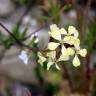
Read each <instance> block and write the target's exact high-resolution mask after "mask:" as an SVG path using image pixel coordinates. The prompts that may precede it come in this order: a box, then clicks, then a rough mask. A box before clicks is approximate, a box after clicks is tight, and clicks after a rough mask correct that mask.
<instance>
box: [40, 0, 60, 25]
mask: <svg viewBox="0 0 96 96" xmlns="http://www.w3.org/2000/svg"><path fill="white" fill-rule="evenodd" d="M48 3H49V5H50V9H49V10H48V12H45V13H47V15H46V14H45V16H42V17H41V21H42V20H43V21H47V20H48V19H49V18H50V17H54V19H53V20H52V21H53V22H54V23H56V24H58V23H59V22H60V15H61V14H58V13H59V12H60V5H59V4H57V3H54V2H53V1H52V0H48Z"/></svg>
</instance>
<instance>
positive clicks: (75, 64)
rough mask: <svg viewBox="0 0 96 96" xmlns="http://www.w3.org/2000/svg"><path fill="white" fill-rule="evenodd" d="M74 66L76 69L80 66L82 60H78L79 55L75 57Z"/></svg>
mask: <svg viewBox="0 0 96 96" xmlns="http://www.w3.org/2000/svg"><path fill="white" fill-rule="evenodd" d="M73 66H74V67H78V66H80V60H79V58H78V56H77V55H75V57H74V59H73Z"/></svg>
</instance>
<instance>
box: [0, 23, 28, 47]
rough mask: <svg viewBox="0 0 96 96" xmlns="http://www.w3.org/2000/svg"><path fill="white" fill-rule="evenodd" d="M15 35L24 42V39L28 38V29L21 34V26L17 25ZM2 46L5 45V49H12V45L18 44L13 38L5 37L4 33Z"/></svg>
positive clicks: (1, 35) (14, 30)
mask: <svg viewBox="0 0 96 96" xmlns="http://www.w3.org/2000/svg"><path fill="white" fill-rule="evenodd" d="M12 32H13V35H14V36H15V37H16V38H17V39H18V40H23V38H24V37H25V36H26V33H27V28H25V30H24V31H23V32H20V30H19V26H18V25H17V26H16V27H15V28H14V29H13V31H12ZM0 39H1V40H0V44H2V45H4V47H5V48H10V47H11V46H12V45H15V44H16V40H15V39H14V38H13V37H12V36H10V35H9V36H5V35H3V34H2V33H0Z"/></svg>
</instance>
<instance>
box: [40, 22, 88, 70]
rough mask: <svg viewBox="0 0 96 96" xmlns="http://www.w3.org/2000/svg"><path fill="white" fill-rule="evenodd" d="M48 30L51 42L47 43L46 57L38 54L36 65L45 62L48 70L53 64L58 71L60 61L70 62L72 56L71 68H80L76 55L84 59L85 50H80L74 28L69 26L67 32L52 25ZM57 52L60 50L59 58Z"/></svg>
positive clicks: (76, 32)
mask: <svg viewBox="0 0 96 96" xmlns="http://www.w3.org/2000/svg"><path fill="white" fill-rule="evenodd" d="M50 29H51V31H50V32H49V36H50V38H52V39H53V41H52V42H49V43H48V47H47V49H48V50H49V51H48V52H47V53H46V55H45V54H44V55H43V54H42V53H40V52H38V57H39V60H38V63H40V64H41V65H43V63H44V62H45V61H47V69H49V68H50V67H51V65H53V64H55V66H56V68H57V69H60V68H59V66H58V63H59V62H60V61H68V60H70V57H72V56H74V58H73V62H72V64H73V66H75V67H78V66H80V60H79V58H78V55H81V56H82V57H85V56H86V54H87V50H86V49H85V48H84V49H81V48H80V40H79V38H78V36H79V33H78V31H77V30H76V28H75V27H73V26H69V27H68V32H67V31H66V30H65V29H64V28H61V29H59V28H58V27H57V25H55V24H53V25H51V26H50ZM66 45H67V46H66ZM59 46H60V47H59ZM58 50H60V53H61V54H60V56H59V54H58V53H57V51H58ZM56 53H57V54H56ZM56 55H57V56H56ZM58 56H59V57H58Z"/></svg>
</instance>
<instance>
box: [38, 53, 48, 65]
mask: <svg viewBox="0 0 96 96" xmlns="http://www.w3.org/2000/svg"><path fill="white" fill-rule="evenodd" d="M38 57H39V60H38V63H40V64H41V66H42V65H43V63H44V62H45V61H46V60H47V59H46V58H45V57H44V56H43V55H42V53H40V52H38Z"/></svg>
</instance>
